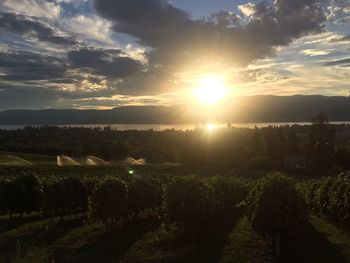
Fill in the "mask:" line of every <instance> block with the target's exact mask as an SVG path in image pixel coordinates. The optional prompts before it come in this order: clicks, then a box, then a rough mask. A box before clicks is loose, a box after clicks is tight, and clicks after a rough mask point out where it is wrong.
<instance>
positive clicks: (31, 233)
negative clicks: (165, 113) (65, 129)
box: [0, 153, 350, 263]
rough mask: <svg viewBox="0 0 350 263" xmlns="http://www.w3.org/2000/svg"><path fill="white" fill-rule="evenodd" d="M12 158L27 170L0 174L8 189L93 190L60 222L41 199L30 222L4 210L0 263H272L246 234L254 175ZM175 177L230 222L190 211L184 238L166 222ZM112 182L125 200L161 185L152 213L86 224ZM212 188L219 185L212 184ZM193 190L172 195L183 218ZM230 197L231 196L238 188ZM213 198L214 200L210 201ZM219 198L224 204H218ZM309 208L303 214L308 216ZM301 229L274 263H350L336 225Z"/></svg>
mask: <svg viewBox="0 0 350 263" xmlns="http://www.w3.org/2000/svg"><path fill="white" fill-rule="evenodd" d="M8 155H11V154H9V153H5V154H2V156H3V157H0V161H2V162H5V161H6V160H8V159H6V158H8V157H6V156H8ZM4 156H5V157H4ZM16 156H18V157H20V158H23V159H25V160H28V161H30V162H32V163H33V164H32V165H28V166H25V167H24V166H16V165H15V166H11V165H2V166H0V181H2V182H8V181H11V182H16V180H17V179H18V178H21V176H22V177H26V176H29V177H30V176H35V177H36V178H38V180H39V181H40V184H41V185H42V187H43V188H42V189H43V191H44V193H45V191H48V190H47V189H46V188H45V187H47V186H46V185H47V184H49V185H50V184H53V185H55V184H56V183H59V182H61V181H65V180H68V182H70V181H69V180H70V179H69V178H78V179H77V181H74V180H73V181H72V182H73V183H78V184H77V186H79V185H80V184H79V183H83V184H86V185H88V186H89V189H92V188H93V190H92V192H87V194H86V198H87V199H86V201H87V202H88V204H87V207H85V208H82V209H80V208H79V209H80V210H76V211H77V212H74V211H75V210H69V211H71V212H69V211H68V210H67V211H68V212H67V211H66V212H65V213H64V214H63V215H64V216H62V215H61V214H60V213H59V212H57V213H55V211H54V212H53V213H52V211H51V210H45V202H48V201H47V200H46V199H45V198H44V199H43V202H44V204H42V208H35V209H33V211H32V212H31V213H30V214H28V213H25V212H24V213H22V212H21V213H20V212H11V214H9V213H8V212H7V211H9V210H6V209H3V208H1V213H2V215H1V216H0V231H1V234H0V255H1V256H0V262H52V260H54V262H124V263H125V262H208V263H209V262H223V263H228V262H232V263H234V262H237V263H239V262H258V263H259V262H275V261H274V250H273V245H272V243H271V240H270V239H266V238H263V236H262V235H261V234H260V233H258V232H257V231H256V230H255V229H254V227H252V224H251V222H252V221H251V217H250V212H249V209H250V208H249V207H250V205H249V196H253V195H252V191H253V189H255V188H256V185H258V182H259V181H260V179H259V178H260V177H262V175H261V174H253V173H251V174H249V173H248V172H247V171H244V172H243V171H240V172H239V171H228V170H225V169H216V168H199V167H188V166H187V167H184V166H173V165H145V166H130V165H118V164H113V165H107V166H94V167H87V166H81V167H57V166H56V165H55V162H54V161H55V158H54V157H50V156H40V155H31V154H16ZM130 171H133V173H132V174H131V173H130ZM192 175H198V176H199V177H193V176H192ZM215 175H219V176H215ZM179 177H180V178H198V179H193V180H194V181H193V180H192V179H189V181H186V179H184V180H182V179H181V180H179V182H180V183H182V184H183V186H184V187H192V186H191V185H190V184H191V183H193V182H194V183H195V184H198V187H199V188H200V187H204V188H203V189H204V190H203V191H205V193H209V194H208V196H209V198H211V199H208V200H209V201H210V200H212V201H214V202H216V204H222V202H224V204H225V207H227V205H230V207H231V208H227V209H231V210H232V209H233V210H232V211H233V214H232V217H230V219H229V221H230V222H229V223H228V224H227V220H226V216H227V215H228V214H229V212H227V211H229V210H225V209H226V208H225V209H222V210H215V209H217V208H216V207H214V208H211V207H209V208H208V207H205V208H204V210H203V211H204V212H203V211H202V210H198V213H201V214H192V215H191V216H192V217H194V218H195V216H198V217H197V218H195V222H194V224H192V223H191V224H192V228H193V227H195V226H196V225H199V226H200V225H201V224H202V223H203V226H202V227H201V228H200V229H196V230H191V227H190V228H187V230H185V231H184V228H183V227H182V225H181V223H180V221H179V220H180V219H179V217H177V219H175V220H172V219H170V217H169V214H171V211H170V212H169V202H170V201H169V198H170V197H169V195H170V192H169V191H170V190H169V188H171V187H172V186H171V185H172V184H173V182H174V180H175V181H176V179H174V178H179ZM221 177H223V178H225V179H224V180H228V181H224V182H225V185H226V182H230V180H233V182H234V185H233V187H243V188H244V189H246V190H245V191H247V193H246V197H245V199H244V200H243V202H241V203H239V202H240V201H239V200H241V199H237V198H238V197H237V196H235V195H233V196H232V197H230V198H231V199H228V200H226V199H225V198H226V196H228V193H229V194H232V190H230V189H224V188H223V189H222V190H223V191H231V192H224V193H225V195H221V194H220V193H219V192H215V191H214V192H215V193H214V192H212V191H213V189H214V188H215V187H218V186H219V187H220V184H218V183H217V181H215V180H216V179H215V180H214V178H221ZM16 178H17V179H16ZM67 178H68V179H67ZM116 178H118V180H122V181H123V182H125V183H126V185H127V189H128V191H129V192H130V191H131V190H130V189H132V188H131V187H132V186H134V185H133V184H132V182H134V181H135V182H137V180H144V181H139V182H141V183H142V187H143V186H144V184H145V183H146V184H148V182H151V181H152V182H155V183H156V184H159V185H161V186H162V187H161V188H160V189H162V190H161V191H162V193H163V194H162V195H163V197H161V200H160V201H161V203H159V204H157V205H156V206H152V205H151V206H152V208H146V207H147V206H145V207H143V208H140V209H139V210H136V211H137V213H135V212H133V211H134V210H132V211H131V212H127V215H125V214H123V215H122V214H120V218H119V217H118V220H116V221H114V219H112V220H109V219H108V218H107V219H106V218H105V219H104V218H102V217H101V216H99V215H97V217H96V216H94V215H93V213H94V208H93V207H94V206H93V205H94V202H96V201H94V198H95V197H94V196H95V195H96V191H97V192H98V191H99V190H98V189H101V184H102V185H103V183H104V182H108V180H112V181H111V182H119V181H113V180H115V179H116ZM138 178H141V179H138ZM154 180H155V181H154ZM191 180H192V181H191ZM213 180H214V181H213ZM218 180H219V182H220V179H218ZM20 182H22V181H20ZM24 182H25V181H24ZM189 183H190V184H189ZM297 183H298V185H299V184H300V186H301V187H300V188H303V187H304V188H305V187H306V186H305V184H307V183H308V181H306V182H305V181H303V182H297ZM68 185H69V184H68ZM68 185H67V184H66V186H64V187H68ZM116 186H118V184H117V185H116ZM135 186H137V184H135ZM150 186H152V184H150ZM153 186H154V185H153ZM153 186H152V187H153ZM221 186H222V185H221ZM1 187H3V185H1V184H0V195H1V194H2V193H3V192H1ZM91 187H92V188H91ZM196 187H197V186H196ZM196 187H195V188H193V189H194V190H193V191H190V190H189V189H191V188H188V189H187V190H183V191H182V189H181V187H180V189H177V191H180V192H178V193H177V198H180V199H179V200H178V201H177V202H179V203H181V202H184V204H185V205H191V203H187V202H190V199H191V198H193V200H194V202H195V203H193V205H194V206H193V207H192V208H191V210H190V211H189V212H188V213H190V214H191V213H194V212H193V211H195V210H196V205H197V204H199V203H200V200H202V199H200V198H202V197H201V194H202V193H204V192H198V193H197V192H196V189H197V188H196ZM212 187H214V188H212ZM243 188H242V189H243ZM45 189H46V190H45ZM59 189H62V190H61V191H63V192H64V195H61V194H62V192H61V193H59V192H58V196H61V198H66V197H67V196H68V195H71V196H70V197H69V198H73V199H69V200H74V198H80V197H79V196H80V195H79V194H78V197H77V195H75V193H74V188H72V189H68V188H59ZM135 189H139V188H135ZM205 189H207V190H205ZM215 189H216V188H215ZM220 189H221V188H220ZM232 189H235V188H232ZM153 190H154V189H153ZM40 191H41V190H40ZM137 191H140V190H137ZM137 191H136V192H135V193H136V194H137V195H136V196H142V194H143V193H141V192H137ZM151 191H152V189H151ZM184 191H187V192H184ZM237 191H239V189H238V188H237ZM140 194H141V195H140ZM179 194H180V196H179ZM118 196H119V197H118ZM213 196H214V199H212V198H213ZM5 197H6V196H5ZM223 197H224V199H218V198H223ZM51 198H52V196H51ZM118 198H123V196H122V195H117V196H116V197H115V198H114V199H113V200H112V203H111V204H112V206H113V202H114V201H115V202H116V203H118V202H117V200H118ZM181 198H183V199H181ZM196 198H197V199H196ZM198 198H199V199H198ZM206 198H207V197H206ZM141 199H142V198H141ZM205 200H207V199H205ZM220 200H221V201H220ZM234 200H237V202H238V203H239V204H238V203H237V204H236V205H234V206H232V204H233V203H232V202H233V201H234ZM58 201H60V200H58ZM136 201H139V200H136ZM128 202H129V201H128ZM210 202H211V201H210ZM218 202H219V203H218ZM230 202H231V204H230ZM128 204H131V203H128ZM1 205H3V203H1V204H0V206H1ZM130 206H131V205H130ZM151 206H150V207H151ZM175 206H176V203H175ZM216 206H217V205H216ZM190 207H191V206H190ZM109 208H110V207H106V208H105V209H107V211H108V210H109ZM145 208H146V209H145ZM175 208H176V207H175ZM311 208H312V207H310V208H309V211H310V212H311ZM120 209H122V208H120ZM193 209H194V210H193ZM208 209H209V210H208ZM212 209H214V210H212ZM231 210H230V211H231ZM13 211H17V210H13ZM18 211H20V210H18ZM47 211H51V212H47ZM98 211H100V210H98ZM101 211H102V212H103V211H104V210H101ZM212 211H214V212H212ZM215 211H219V212H215ZM220 211H221V212H220ZM226 212H227V213H226ZM196 213H197V212H196ZM202 213H204V214H207V213H210V214H207V215H208V218H209V217H210V218H213V219H212V221H211V222H209V223H208V222H206V221H205V220H203V218H204V216H203V215H204V214H202ZM212 213H214V214H212ZM200 215H201V216H200ZM175 216H176V214H175ZM180 218H181V217H180ZM216 220H217V221H218V222H219V221H220V220H221V221H222V220H223V221H222V222H225V223H223V224H227V227H225V228H222V229H221V228H220V227H221V225H220V224H219V225H215V224H214V225H213V223H212V222H214V221H216ZM221 221H220V222H221ZM307 222H308V223H307V224H306V225H305V226H303V227H300V228H299V229H298V231H297V233H298V235H297V236H294V235H290V237H289V238H288V239H287V241H285V242H284V245H283V247H282V250H281V259H282V261H281V262H315V263H316V262H321V263H322V262H324V263H327V262H330V263H331V262H344V263H345V262H350V235H349V228H347V227H346V224H344V223H339V222H336V221H334V220H333V219H331V218H330V217H325V216H323V215H319V214H315V213H314V212H312V215H311V217H310V218H309V219H308V220H307ZM189 226H191V225H189ZM212 226H213V230H212V231H211V232H208V233H207V234H205V235H204V234H203V236H202V233H204V232H203V231H206V230H207V229H208V227H212ZM185 229H186V227H185ZM192 231H193V232H192ZM208 237H209V238H208Z"/></svg>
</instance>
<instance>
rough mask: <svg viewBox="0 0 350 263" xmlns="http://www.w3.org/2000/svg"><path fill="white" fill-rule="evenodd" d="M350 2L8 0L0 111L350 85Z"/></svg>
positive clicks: (1, 26) (349, 89) (0, 41)
mask: <svg viewBox="0 0 350 263" xmlns="http://www.w3.org/2000/svg"><path fill="white" fill-rule="evenodd" d="M349 69H350V1H348V0H266V1H263V2H261V1H257V0H250V1H245V0H171V1H167V0H0V110H7V109H44V108H77V109H109V108H114V107H119V106H125V105H174V104H182V103H187V104H191V103H193V100H194V98H193V96H192V93H191V91H192V90H194V89H195V88H196V85H198V83H200V81H201V80H203V79H206V78H207V77H208V76H216V77H218V78H219V79H220V81H221V82H222V83H223V84H224V85H225V86H226V87H227V88H228V89H229V90H230V96H250V95H278V96H282V95H295V94H303V95H311V94H319V95H327V96H349V95H350V70H349Z"/></svg>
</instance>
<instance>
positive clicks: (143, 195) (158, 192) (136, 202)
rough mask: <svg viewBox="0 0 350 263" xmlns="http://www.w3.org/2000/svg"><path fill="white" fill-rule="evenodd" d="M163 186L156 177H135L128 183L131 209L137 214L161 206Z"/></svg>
mask: <svg viewBox="0 0 350 263" xmlns="http://www.w3.org/2000/svg"><path fill="white" fill-rule="evenodd" d="M162 201H163V186H162V184H161V182H160V181H159V180H157V179H155V178H146V177H135V178H133V179H132V180H131V181H130V182H129V184H128V206H129V211H130V212H131V213H134V214H135V215H137V214H139V213H141V212H143V211H145V210H150V209H157V208H159V207H161V205H162Z"/></svg>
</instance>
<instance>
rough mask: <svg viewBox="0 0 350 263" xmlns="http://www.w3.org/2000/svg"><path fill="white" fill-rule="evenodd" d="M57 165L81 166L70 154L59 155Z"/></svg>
mask: <svg viewBox="0 0 350 263" xmlns="http://www.w3.org/2000/svg"><path fill="white" fill-rule="evenodd" d="M57 165H58V166H79V165H80V163H78V162H77V161H75V160H73V159H72V158H70V157H69V156H66V155H58V156H57Z"/></svg>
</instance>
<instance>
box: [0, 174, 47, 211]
mask: <svg viewBox="0 0 350 263" xmlns="http://www.w3.org/2000/svg"><path fill="white" fill-rule="evenodd" d="M6 188H7V189H6V195H7V198H5V199H6V200H7V202H8V203H7V205H6V207H7V208H8V210H9V212H10V213H20V215H21V216H22V215H23V213H27V214H31V213H32V212H34V211H40V210H41V207H42V204H43V189H42V184H41V181H40V180H39V179H38V178H37V177H36V176H35V175H32V174H30V175H20V176H17V177H16V178H15V179H14V180H13V181H10V182H8V184H7V186H6Z"/></svg>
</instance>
